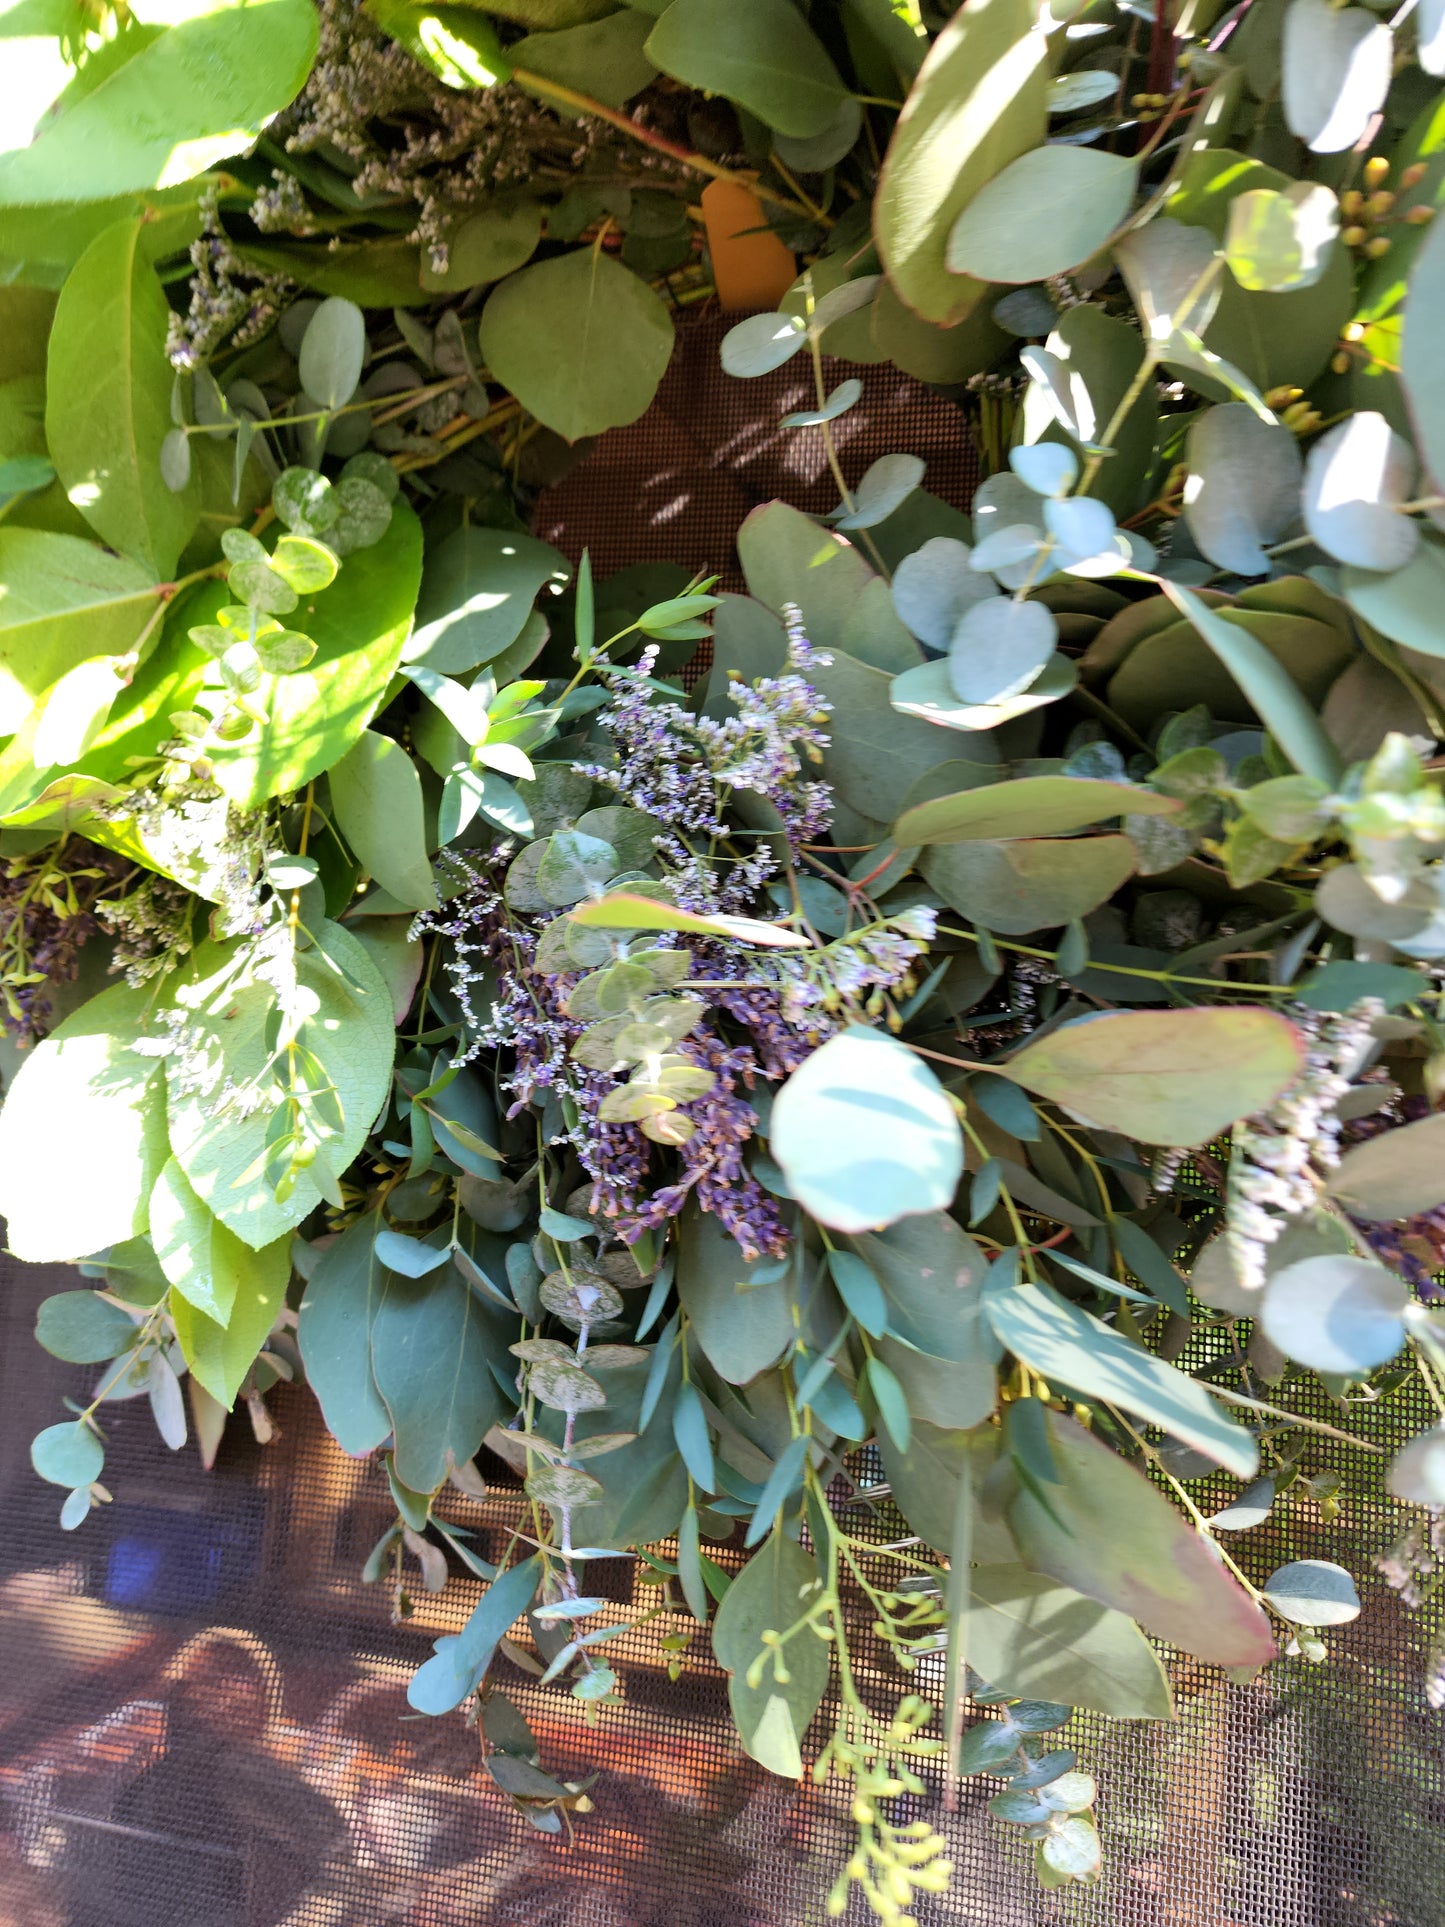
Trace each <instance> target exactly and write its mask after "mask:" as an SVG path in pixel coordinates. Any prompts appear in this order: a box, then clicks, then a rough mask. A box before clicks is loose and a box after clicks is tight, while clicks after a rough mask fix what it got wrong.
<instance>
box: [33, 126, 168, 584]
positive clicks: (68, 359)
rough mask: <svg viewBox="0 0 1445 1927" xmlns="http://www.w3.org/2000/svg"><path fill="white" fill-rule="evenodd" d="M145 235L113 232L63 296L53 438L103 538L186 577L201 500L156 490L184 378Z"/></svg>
mask: <svg viewBox="0 0 1445 1927" xmlns="http://www.w3.org/2000/svg"><path fill="white" fill-rule="evenodd" d="M0 180H3V163H0ZM143 235H144V223H143V222H141V221H138V220H127V221H119V222H117V223H116V225H115V226H114V227H110V228H107V229H105V231H104V232H103V233H102V234H100V235H99V236H97V238H96V239H95V240H94V241H92V242H91V244H90V246H89V247H88V248H87V249H86V251H85V253H84V254H83V255H82V256H81V257H80V259H79V261H77V262H76V264H75V267H74V268H73V269H72V270H71V272H70V275H69V276H68V278H67V280H66V283H65V286H64V288H63V289H62V290H61V295H60V302H59V305H58V307H57V308H56V311H55V323H54V326H53V328H52V329H51V334H50V360H49V374H48V378H47V383H46V388H47V403H46V411H45V432H46V442H47V445H48V447H49V450H50V454H51V458H52V460H53V461H54V463H55V467H56V471H57V473H58V474H59V476H60V480H61V482H62V484H63V485H64V488H65V491H66V494H67V495H68V497H69V499H70V501H71V502H72V503H73V504H74V506H75V507H76V508H78V509H79V510H80V512H81V514H82V515H83V516H84V517H85V519H86V520H87V521H88V522H89V523H90V525H91V527H92V528H93V529H94V530H95V531H96V533H97V534H98V535H99V536H100V537H101V538H102V540H104V541H105V542H107V543H108V544H109V545H110V547H111V548H113V549H118V550H119V551H120V552H121V554H122V555H125V556H127V557H129V558H130V560H132V561H133V562H136V563H138V564H140V565H141V567H143V568H144V569H146V570H147V571H148V572H149V573H150V575H151V576H152V577H153V578H154V579H156V580H158V581H159V580H164V579H166V578H167V577H169V576H171V575H173V574H174V572H175V566H176V561H177V558H178V557H179V555H180V553H181V550H182V549H183V548H184V547H185V546H186V544H187V542H188V541H189V540H190V538H191V534H192V532H193V531H194V529H195V526H196V520H197V517H198V516H199V514H200V507H201V494H200V483H199V480H196V479H191V480H188V482H187V483H186V485H185V486H184V487H182V488H181V489H180V490H176V491H173V490H172V489H170V488H168V487H165V486H160V487H158V486H157V482H158V479H159V477H160V472H161V444H162V442H163V441H164V440H165V438H166V436H167V434H168V433H169V432H170V428H171V415H170V396H171V385H172V382H173V380H174V373H173V371H172V369H171V365H170V363H169V361H168V360H167V359H166V325H167V321H168V319H169V315H170V308H169V306H168V305H167V302H166V298H165V294H164V292H163V291H162V288H161V284H160V281H159V279H158V278H157V276H156V273H155V270H154V268H152V267H151V265H150V261H149V258H148V257H147V255H146V252H145V250H144V246H143Z"/></svg>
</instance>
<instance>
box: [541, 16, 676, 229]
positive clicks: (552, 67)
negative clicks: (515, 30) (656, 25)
mask: <svg viewBox="0 0 1445 1927" xmlns="http://www.w3.org/2000/svg"><path fill="white" fill-rule="evenodd" d="M651 31H652V25H651V22H650V21H649V20H648V18H647V16H646V15H645V14H640V13H635V12H633V11H631V10H630V9H629V8H624V9H623V10H622V11H621V12H619V13H612V14H607V15H606V16H605V17H604V18H603V19H601V20H585V21H583V22H581V23H580V24H579V25H578V26H575V27H563V28H561V29H560V31H558V32H556V33H537V34H528V36H527V38H526V39H525V40H518V41H516V42H514V43H513V44H512V45H511V46H510V47H508V49H507V58H508V60H510V61H511V62H512V64H513V65H514V66H516V67H518V68H520V69H522V70H523V73H524V74H538V75H540V76H541V77H542V78H543V79H544V80H555V81H559V82H560V83H561V84H562V86H564V87H570V88H571V89H572V90H573V92H574V93H576V92H581V93H584V94H588V95H590V96H591V98H592V99H593V100H600V101H604V102H605V103H606V104H607V105H608V106H609V107H625V106H626V105H627V103H628V101H629V100H631V99H632V97H633V95H634V94H640V93H641V92H642V90H643V88H644V87H648V86H650V85H651V84H652V82H653V81H654V80H656V79H657V68H656V67H655V66H654V65H653V63H652V61H651V60H650V59H649V58H648V57H647V55H646V53H645V52H644V51H643V43H644V41H645V40H646V39H647V36H648V34H649V33H651ZM528 84H529V83H528V81H527V80H526V79H521V80H519V82H518V85H519V86H522V87H526V86H528ZM536 91H537V92H538V93H539V94H541V96H542V98H543V100H546V99H547V93H546V90H545V89H544V88H540V87H539V88H538V89H537V90H536ZM529 252H530V250H529Z"/></svg>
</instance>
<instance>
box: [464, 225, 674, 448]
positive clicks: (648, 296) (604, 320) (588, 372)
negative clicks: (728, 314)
mask: <svg viewBox="0 0 1445 1927" xmlns="http://www.w3.org/2000/svg"><path fill="white" fill-rule="evenodd" d="M672 339H673V328H672V319H671V317H670V316H669V314H668V311H667V308H666V306H665V305H664V303H663V302H662V301H661V300H660V299H659V297H658V296H657V295H655V294H654V293H653V291H652V289H651V288H649V287H648V286H647V284H646V282H644V281H642V280H640V279H639V278H638V276H637V275H635V274H633V273H631V272H630V270H628V269H627V268H625V267H623V266H622V264H621V263H620V262H618V261H614V260H613V258H612V257H611V255H609V254H606V253H604V252H602V251H601V250H599V249H596V248H579V249H578V250H577V251H576V252H575V253H571V254H560V255H557V256H555V257H554V258H553V259H551V260H549V261H537V262H533V264H532V265H531V266H530V267H526V268H523V269H521V270H520V271H519V272H518V273H517V274H513V275H509V276H508V277H507V279H506V280H505V281H502V282H500V283H499V284H498V286H497V288H496V291H495V292H494V293H493V294H492V295H491V297H490V299H489V300H488V302H487V305H486V307H485V308H484V309H483V310H482V318H481V323H480V329H479V345H480V348H481V353H482V356H483V358H484V359H485V361H486V363H487V366H488V368H490V370H491V371H492V374H493V375H494V376H495V377H496V379H497V380H498V381H500V382H502V383H503V384H504V385H505V386H506V387H507V388H508V389H509V390H510V392H511V393H512V394H514V395H515V396H516V398H517V400H518V401H519V402H521V404H522V406H523V407H524V408H525V409H527V410H528V412H529V413H531V414H533V415H535V416H536V417H537V419H538V420H539V421H541V422H545V423H546V425H547V427H548V428H552V429H555V430H556V432H557V433H558V434H559V435H561V436H563V437H564V439H565V440H567V441H569V442H575V441H579V440H580V439H581V438H582V437H583V436H584V435H600V434H601V433H602V431H603V430H604V429H606V428H616V427H619V426H621V425H622V424H624V423H626V422H632V421H636V420H637V417H638V416H639V415H640V414H642V412H643V410H644V409H645V408H646V407H647V405H648V403H649V402H650V401H651V400H652V398H653V396H654V395H655V394H656V392H657V386H658V383H659V382H660V381H661V380H662V377H663V374H664V372H665V371H666V368H667V364H668V361H669V359H670V357H671V355H672Z"/></svg>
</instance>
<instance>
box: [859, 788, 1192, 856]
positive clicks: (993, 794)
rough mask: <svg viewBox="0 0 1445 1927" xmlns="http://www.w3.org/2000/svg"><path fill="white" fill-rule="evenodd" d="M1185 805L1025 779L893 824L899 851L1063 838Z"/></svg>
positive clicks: (947, 799)
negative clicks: (991, 841) (1070, 832)
mask: <svg viewBox="0 0 1445 1927" xmlns="http://www.w3.org/2000/svg"><path fill="white" fill-rule="evenodd" d="M1180 807H1181V806H1180V804H1179V803H1178V802H1177V801H1176V800H1175V799H1174V798H1173V797H1168V796H1160V795H1159V794H1157V792H1155V791H1154V790H1146V789H1139V788H1135V787H1134V786H1132V785H1130V784H1124V783H1105V782H1099V781H1096V780H1094V779H1092V778H1086V777H1078V776H1021V777H1018V778H1016V779H1015V780H1014V781H1013V782H1011V783H990V784H988V785H986V786H985V787H984V788H982V789H973V790H962V791H960V792H959V793H958V794H956V795H954V796H940V797H936V798H935V799H934V800H933V801H932V802H929V803H919V804H916V805H915V806H914V807H913V808H912V809H911V810H905V811H904V812H903V814H902V816H900V817H899V819H898V821H897V822H896V823H895V824H894V826H893V840H894V842H895V843H897V844H898V846H899V848H900V849H907V848H910V847H911V846H912V845H914V844H923V843H967V842H973V841H975V840H977V839H979V838H992V837H1013V836H1058V835H1060V834H1061V833H1062V832H1063V831H1065V830H1081V829H1084V828H1085V827H1086V826H1087V825H1088V824H1090V823H1102V822H1105V821H1107V820H1108V819H1109V818H1110V817H1115V816H1171V815H1173V814H1175V813H1176V812H1177V811H1178V810H1179V808H1180Z"/></svg>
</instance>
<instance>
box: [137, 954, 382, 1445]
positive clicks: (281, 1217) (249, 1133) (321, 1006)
mask: <svg viewBox="0 0 1445 1927" xmlns="http://www.w3.org/2000/svg"><path fill="white" fill-rule="evenodd" d="M312 934H313V935H314V937H315V939H316V941H315V943H314V944H313V945H312V947H311V948H310V949H307V950H302V951H299V952H298V953H297V957H296V974H297V978H298V980H299V982H300V984H301V986H302V987H303V989H304V990H305V991H306V992H308V993H309V994H310V996H311V997H312V998H314V1000H315V1004H316V1012H315V1015H314V1016H313V1017H312V1018H311V1019H310V1021H309V1022H308V1023H307V1026H306V1034H307V1035H306V1041H307V1043H308V1046H309V1048H311V1049H312V1050H313V1052H314V1053H315V1055H316V1057H317V1059H318V1061H319V1062H320V1064H321V1068H322V1070H323V1071H324V1072H325V1073H326V1075H327V1076H328V1078H329V1079H330V1081H331V1083H332V1084H333V1085H334V1086H335V1090H336V1101H337V1102H338V1103H339V1105H340V1107H341V1114H342V1119H343V1124H342V1128H341V1130H340V1131H339V1132H338V1133H337V1134H336V1135H335V1136H334V1137H332V1138H330V1139H328V1141H327V1143H326V1145H325V1147H324V1148H325V1155H326V1157H327V1158H328V1161H329V1162H330V1163H331V1165H332V1166H333V1168H334V1169H335V1170H337V1171H344V1170H345V1169H346V1167H347V1166H348V1165H349V1164H350V1163H351V1162H352V1160H353V1159H354V1158H355V1157H356V1155H357V1153H358V1152H359V1151H360V1150H361V1147H362V1145H363V1143H364V1142H365V1140H366V1134H367V1132H368V1131H369V1130H370V1128H371V1126H372V1124H373V1122H374V1121H375V1118H376V1114H377V1111H378V1110H379V1109H380V1107H381V1102H382V1099H383V1098H384V1097H385V1096H386V1092H387V1089H388V1085H389V1082H390V1078H391V1066H392V1059H393V1056H394V1055H395V1051H396V1032H395V1029H394V1027H393V1024H392V1014H391V997H390V995H389V993H388V991H387V988H386V985H385V983H384V982H383V981H382V979H381V976H380V974H379V973H378V971H377V968H376V965H375V964H374V963H373V962H372V961H371V958H370V957H369V956H368V955H367V953H366V951H365V950H364V949H363V948H362V946H361V945H360V944H359V943H358V942H357V940H356V938H355V937H354V936H353V935H352V934H351V932H350V931H349V930H343V929H342V928H341V926H340V925H339V924H334V923H328V922H325V921H321V922H319V923H318V924H317V925H315V926H313V931H312ZM239 948H240V942H239V940H232V941H230V942H228V943H205V944H202V945H200V946H199V948H198V949H197V950H196V951H195V952H193V954H192V955H191V956H190V957H189V958H187V960H186V964H185V966H184V967H183V969H182V970H180V971H178V972H177V973H176V974H175V977H174V978H173V980H172V984H173V986H174V987H173V989H172V995H173V997H174V996H178V995H179V994H180V993H183V994H184V996H185V999H186V1002H185V1004H184V1006H180V1005H179V1004H178V1005H177V1008H184V1010H185V1012H186V1018H187V1023H188V1026H189V1027H190V1034H191V1037H192V1039H193V1043H194V1055H195V1057H196V1059H197V1062H196V1064H195V1066H194V1069H195V1070H196V1072H197V1076H198V1080H199V1082H200V1083H201V1084H202V1085H204V1086H205V1089H204V1090H202V1089H198V1088H196V1087H195V1086H194V1085H193V1084H192V1083H190V1082H187V1084H186V1085H185V1086H184V1087H181V1088H175V1089H173V1090H172V1091H171V1094H170V1105H169V1110H170V1139H171V1149H172V1150H173V1151H174V1153H175V1156H176V1158H177V1159H178V1160H179V1162H180V1164H181V1167H182V1169H183V1170H184V1171H185V1174H186V1177H187V1178H188V1179H189V1181H190V1183H191V1186H192V1188H193V1189H194V1191H195V1192H196V1195H197V1196H198V1197H199V1198H200V1199H201V1200H202V1202H203V1203H205V1204H206V1205H208V1206H209V1208H210V1209H211V1210H212V1211H213V1212H214V1213H215V1215H216V1216H217V1217H218V1218H220V1219H221V1220H222V1221H223V1223H225V1224H226V1225H228V1226H229V1227H230V1229H231V1230H232V1231H234V1232H235V1233H236V1235H237V1237H238V1238H240V1239H241V1240H242V1242H243V1243H245V1244H249V1245H250V1246H251V1247H252V1248H253V1249H256V1248H259V1247H260V1246H262V1245H265V1244H270V1243H271V1242H272V1241H273V1240H274V1239H276V1238H279V1237H280V1236H281V1235H282V1233H283V1232H287V1231H289V1230H290V1229H291V1228H292V1226H294V1225H297V1224H299V1223H300V1222H301V1220H302V1219H303V1218H304V1217H305V1216H306V1215H307V1213H308V1212H309V1211H311V1210H313V1209H314V1208H315V1206H316V1205H317V1204H318V1203H320V1201H321V1193H320V1191H319V1190H318V1188H317V1186H316V1185H315V1184H314V1183H313V1182H312V1180H311V1178H310V1177H309V1176H308V1175H307V1174H306V1173H305V1172H302V1173H300V1174H299V1175H298V1177H297V1179H296V1185H295V1189H294V1190H293V1191H292V1193H291V1195H290V1197H289V1198H288V1199H286V1200H285V1202H284V1203H281V1204H278V1203H277V1202H276V1199H275V1197H274V1196H273V1195H272V1193H271V1192H270V1190H269V1189H268V1188H267V1187H266V1186H265V1185H264V1184H261V1183H258V1182H257V1181H256V1180H255V1178H254V1177H247V1176H246V1175H245V1174H246V1173H247V1172H249V1171H250V1170H251V1168H252V1166H253V1165H257V1164H259V1163H264V1159H265V1156H266V1151H267V1146H266V1131H267V1128H268V1126H269V1124H270V1122H271V1117H272V1114H273V1109H274V1105H275V1102H276V1101H278V1095H277V1094H278V1089H279V1087H278V1085H277V1084H276V1082H275V1072H274V1070H268V1069H267V1064H268V1060H269V1057H270V1052H269V1051H268V1049H267V1047H266V1034H265V1033H266V1023H267V1019H268V1017H269V1015H270V1013H271V1011H272V1009H273V1008H274V999H273V995H272V992H271V990H270V988H269V987H268V986H267V985H265V984H263V983H259V982H255V981H251V982H245V981H242V982H239V983H238V982H237V979H236V974H235V969H236V956H237V951H238V949H239ZM343 971H344V973H345V975H344V976H343V975H342V974H341V973H342V972H343ZM108 994H113V993H108ZM227 1078H229V1079H230V1080H231V1081H232V1083H233V1084H234V1085H235V1086H236V1087H237V1088H238V1089H242V1090H246V1089H256V1088H259V1089H260V1090H261V1091H262V1092H263V1094H264V1095H265V1096H266V1098H267V1100H268V1101H266V1102H265V1103H264V1104H263V1105H262V1106H261V1107H260V1108H259V1109H255V1110H251V1111H250V1112H248V1113H247V1114H245V1115H242V1114H241V1113H240V1111H239V1110H237V1109H234V1108H228V1107H226V1106H223V1105H217V1103H216V1102H215V1099H214V1095H213V1092H214V1088H215V1087H216V1086H219V1085H220V1084H222V1083H223V1082H224V1081H225V1080H226V1079H227ZM207 1093H211V1094H207ZM152 1181H154V1179H153V1180H152ZM408 1483H410V1481H408Z"/></svg>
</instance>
